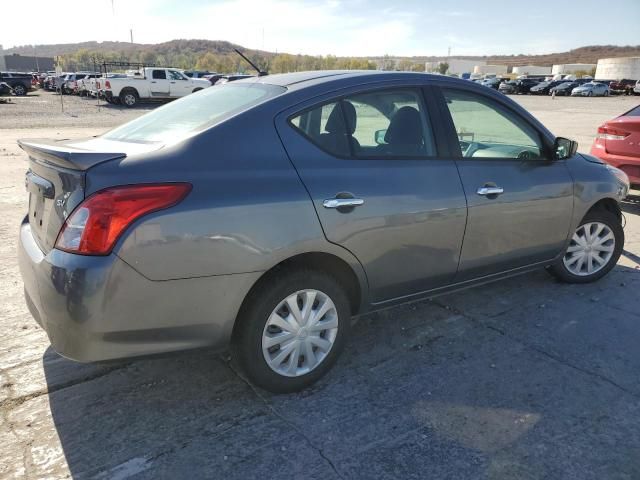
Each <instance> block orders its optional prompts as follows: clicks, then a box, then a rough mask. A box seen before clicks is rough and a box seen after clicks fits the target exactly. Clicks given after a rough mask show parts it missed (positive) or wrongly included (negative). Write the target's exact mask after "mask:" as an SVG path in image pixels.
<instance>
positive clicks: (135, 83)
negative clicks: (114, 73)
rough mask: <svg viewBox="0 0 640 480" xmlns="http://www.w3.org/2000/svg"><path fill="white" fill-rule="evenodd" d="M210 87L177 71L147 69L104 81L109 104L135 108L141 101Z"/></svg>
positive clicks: (201, 80) (198, 79) (168, 97)
mask: <svg viewBox="0 0 640 480" xmlns="http://www.w3.org/2000/svg"><path fill="white" fill-rule="evenodd" d="M210 86H211V83H210V82H209V80H207V79H204V78H189V77H187V76H186V75H185V74H184V73H183V72H182V71H181V70H178V69H175V68H158V67H145V68H142V69H140V70H139V71H137V72H135V74H134V75H127V76H126V77H124V78H106V79H104V94H105V98H106V100H107V101H108V102H110V103H120V104H122V105H124V106H126V107H133V106H134V105H136V104H137V103H138V102H139V101H140V100H149V99H170V98H179V97H184V96H185V95H189V94H190V93H193V92H197V91H198V90H202V89H203V88H207V87H210Z"/></svg>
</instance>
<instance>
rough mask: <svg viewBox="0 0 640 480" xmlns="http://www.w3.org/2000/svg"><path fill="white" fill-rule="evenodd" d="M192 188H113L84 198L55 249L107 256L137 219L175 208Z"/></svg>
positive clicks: (164, 185) (176, 185)
mask: <svg viewBox="0 0 640 480" xmlns="http://www.w3.org/2000/svg"><path fill="white" fill-rule="evenodd" d="M190 191H191V184H189V183H161V184H143V185H125V186H120V187H111V188H107V189H105V190H101V191H99V192H96V193H94V194H93V195H91V196H90V197H88V198H87V199H86V200H84V201H83V202H82V203H81V204H80V205H78V207H76V209H75V210H74V211H73V213H72V214H71V215H70V216H69V218H67V220H66V221H65V223H64V225H63V226H62V229H61V230H60V233H59V234H58V239H57V240H56V245H55V248H57V249H59V250H64V251H65V252H70V253H79V254H82V255H108V254H109V253H110V252H111V250H112V249H113V246H114V245H115V243H116V241H117V240H118V238H119V237H120V235H121V234H122V233H123V232H124V231H125V229H126V228H127V227H128V226H129V225H131V224H132V223H133V222H134V221H135V220H137V219H138V218H140V217H142V216H143V215H147V214H149V213H152V212H157V211H158V210H163V209H165V208H169V207H172V206H174V205H176V204H177V203H179V202H180V201H181V200H183V199H184V198H185V197H186V196H187V194H188V193H189V192H190Z"/></svg>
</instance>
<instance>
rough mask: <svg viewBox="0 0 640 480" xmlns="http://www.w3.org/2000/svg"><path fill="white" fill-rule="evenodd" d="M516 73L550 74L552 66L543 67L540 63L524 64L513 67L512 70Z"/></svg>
mask: <svg viewBox="0 0 640 480" xmlns="http://www.w3.org/2000/svg"><path fill="white" fill-rule="evenodd" d="M511 73H513V74H514V75H549V74H551V67H541V66H539V65H523V66H521V67H513V70H512V71H511Z"/></svg>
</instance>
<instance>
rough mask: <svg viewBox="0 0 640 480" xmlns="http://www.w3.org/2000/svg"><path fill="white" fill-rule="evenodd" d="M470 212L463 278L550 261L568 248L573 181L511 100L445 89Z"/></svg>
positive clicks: (443, 100)
mask: <svg viewBox="0 0 640 480" xmlns="http://www.w3.org/2000/svg"><path fill="white" fill-rule="evenodd" d="M441 91H442V96H441V97H440V100H441V106H442V109H443V110H444V111H446V112H447V113H448V114H449V116H448V119H447V125H449V128H450V132H451V133H450V135H451V136H450V138H451V139H452V140H453V142H454V144H457V145H459V146H460V148H459V150H458V151H457V155H458V160H457V165H458V169H459V171H460V177H461V179H462V184H463V186H464V190H465V193H466V196H467V205H468V218H467V227H466V231H465V237H464V242H463V246H462V253H461V257H460V266H459V269H458V275H457V276H456V280H457V281H465V280H469V279H472V278H476V277H482V276H485V275H491V274H495V273H499V272H504V271H508V270H511V269H516V268H519V267H524V266H528V265H532V264H536V263H538V262H545V261H548V260H551V259H553V258H554V257H556V256H557V255H558V254H559V253H560V252H561V250H562V248H563V246H564V243H565V240H566V239H567V236H568V234H569V225H570V222H571V217H572V213H573V180H572V177H571V175H570V174H569V171H568V169H567V167H566V164H565V161H564V160H553V159H550V157H551V156H552V155H551V153H550V150H551V148H550V146H547V145H545V140H544V137H543V136H542V134H541V133H540V132H539V131H537V130H536V128H535V127H534V126H533V125H532V124H531V123H530V122H529V121H527V120H526V119H525V118H524V117H523V116H521V115H520V114H518V112H517V111H516V110H515V109H513V108H511V107H509V106H508V104H506V103H503V102H501V101H498V100H496V99H495V98H492V97H490V96H488V95H484V94H482V93H480V92H471V91H468V90H461V89H456V88H443V89H442V90H441Z"/></svg>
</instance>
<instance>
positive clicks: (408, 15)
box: [0, 0, 640, 56]
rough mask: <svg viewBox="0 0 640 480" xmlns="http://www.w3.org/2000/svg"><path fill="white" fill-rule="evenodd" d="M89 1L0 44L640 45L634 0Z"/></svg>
mask: <svg viewBox="0 0 640 480" xmlns="http://www.w3.org/2000/svg"><path fill="white" fill-rule="evenodd" d="M113 4H114V9H113V12H112V10H111V0H92V1H90V2H89V3H86V5H93V7H94V8H95V10H94V13H95V15H93V14H91V13H90V11H89V10H88V9H73V8H72V9H69V8H67V9H62V8H53V6H54V4H52V3H51V1H50V0H32V1H30V3H29V10H30V14H29V15H16V16H12V18H11V21H10V22H6V23H5V22H3V25H2V28H1V29H0V44H2V45H4V46H5V48H8V47H11V46H13V45H24V44H35V43H38V44H42V43H68V42H77V41H86V40H98V41H104V40H120V41H128V40H129V29H130V28H132V29H133V33H134V41H136V42H141V43H157V42H163V41H167V40H172V39H175V38H206V39H210V40H229V41H232V42H234V43H239V44H241V45H243V46H246V47H249V48H264V49H266V50H271V51H276V50H277V51H279V52H290V53H305V54H313V55H326V54H334V55H367V56H369V55H384V54H389V55H446V54H447V49H448V47H451V52H452V55H484V54H488V55H491V54H518V53H531V54H540V53H551V52H558V51H565V50H569V49H571V48H576V47H580V46H584V45H602V44H613V45H640V0H615V1H614V2H612V5H613V6H614V8H611V9H608V8H607V5H608V2H605V1H602V0H597V1H596V0H581V1H566V0H565V1H562V0H560V1H558V0H556V1H549V0H532V1H507V0H500V1H497V0H456V1H448V2H447V1H446V0H440V1H425V0H422V1H420V0H406V1H398V0H396V1H395V2H391V1H389V0H315V1H312V0H209V1H203V0H180V1H176V0H113Z"/></svg>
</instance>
